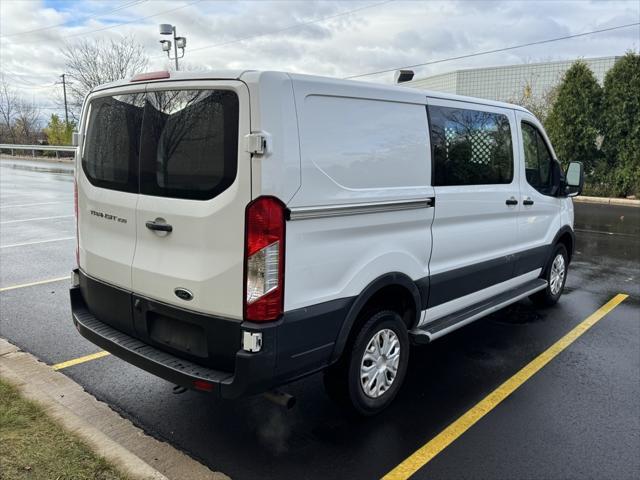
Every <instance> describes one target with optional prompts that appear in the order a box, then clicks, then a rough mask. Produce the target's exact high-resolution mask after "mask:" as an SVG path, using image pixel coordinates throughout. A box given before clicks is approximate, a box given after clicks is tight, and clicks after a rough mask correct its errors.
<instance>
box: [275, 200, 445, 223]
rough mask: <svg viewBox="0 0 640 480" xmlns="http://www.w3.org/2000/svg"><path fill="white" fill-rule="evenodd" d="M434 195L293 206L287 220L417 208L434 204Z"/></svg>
mask: <svg viewBox="0 0 640 480" xmlns="http://www.w3.org/2000/svg"><path fill="white" fill-rule="evenodd" d="M434 200H435V199H434V197H427V198H422V199H418V200H394V201H389V202H371V203H351V204H345V205H321V206H315V207H292V208H289V209H288V211H287V220H291V221H293V220H307V219H311V218H327V217H342V216H346V215H363V214H367V213H382V212H395V211H400V210H416V209H419V208H430V207H433V206H434V203H435V202H434Z"/></svg>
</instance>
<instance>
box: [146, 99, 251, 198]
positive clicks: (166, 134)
mask: <svg viewBox="0 0 640 480" xmlns="http://www.w3.org/2000/svg"><path fill="white" fill-rule="evenodd" d="M238 111H239V107H238V97H237V95H236V94H235V93H233V92H231V91H226V90H163V91H156V92H148V93H147V98H146V102H145V107H144V119H143V122H142V123H143V124H142V140H141V142H142V146H141V154H140V193H142V194H146V195H158V196H166V197H175V198H188V199H197V200H207V199H210V198H213V197H214V196H216V195H217V194H218V193H220V192H222V191H224V190H225V189H226V188H228V187H229V186H230V185H231V184H232V183H233V181H234V180H235V177H236V171H237V158H238Z"/></svg>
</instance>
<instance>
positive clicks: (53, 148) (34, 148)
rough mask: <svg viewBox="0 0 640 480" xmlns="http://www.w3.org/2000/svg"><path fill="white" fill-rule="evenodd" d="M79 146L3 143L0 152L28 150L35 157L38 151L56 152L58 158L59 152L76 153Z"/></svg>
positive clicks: (12, 152) (13, 152) (0, 145)
mask: <svg viewBox="0 0 640 480" xmlns="http://www.w3.org/2000/svg"><path fill="white" fill-rule="evenodd" d="M76 148H77V147H72V146H70V145H12V144H10V143H2V144H0V152H4V151H5V150H8V151H10V152H11V155H12V156H13V155H15V151H16V150H19V151H26V152H31V156H32V157H35V156H36V152H56V158H58V154H59V153H60V152H71V153H75V152H76Z"/></svg>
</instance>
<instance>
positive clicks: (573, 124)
mask: <svg viewBox="0 0 640 480" xmlns="http://www.w3.org/2000/svg"><path fill="white" fill-rule="evenodd" d="M601 102H602V89H601V87H600V85H599V84H598V81H597V80H596V78H595V76H594V75H593V72H592V71H591V70H590V69H589V67H588V65H587V64H586V63H585V62H583V61H581V60H578V61H576V62H575V63H574V64H573V65H572V66H571V67H570V68H569V70H567V71H566V73H565V75H564V77H563V79H562V82H561V83H560V85H558V88H557V96H556V101H555V103H554V105H553V108H552V109H551V111H550V112H549V116H548V117H547V119H546V122H545V128H546V130H547V133H548V134H549V137H550V138H551V142H552V143H553V147H554V149H555V151H556V154H557V155H558V159H559V160H560V161H561V162H562V163H563V164H564V165H566V164H568V163H569V162H570V161H580V162H582V163H583V164H584V167H585V172H586V173H587V175H589V174H590V173H591V172H593V169H594V167H595V166H596V164H597V161H598V158H599V156H600V155H599V154H600V152H599V150H598V147H597V140H598V133H599V132H598V126H599V123H600V109H601Z"/></svg>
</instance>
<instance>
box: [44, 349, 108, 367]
mask: <svg viewBox="0 0 640 480" xmlns="http://www.w3.org/2000/svg"><path fill="white" fill-rule="evenodd" d="M107 355H111V354H110V353H109V352H105V351H104V350H102V351H101V352H96V353H92V354H91V355H85V356H84V357H79V358H73V359H71V360H67V361H66V362H62V363H56V364H55V365H53V366H52V367H51V368H53V369H54V370H62V369H63V368H67V367H73V366H74V365H78V364H79V363H84V362H89V361H91V360H97V359H98V358H102V357H106V356H107Z"/></svg>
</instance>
